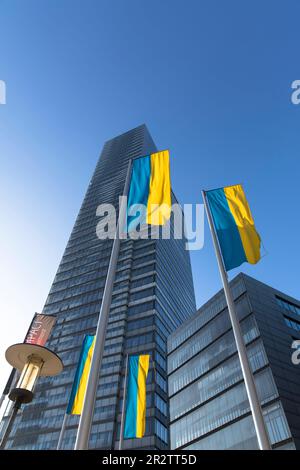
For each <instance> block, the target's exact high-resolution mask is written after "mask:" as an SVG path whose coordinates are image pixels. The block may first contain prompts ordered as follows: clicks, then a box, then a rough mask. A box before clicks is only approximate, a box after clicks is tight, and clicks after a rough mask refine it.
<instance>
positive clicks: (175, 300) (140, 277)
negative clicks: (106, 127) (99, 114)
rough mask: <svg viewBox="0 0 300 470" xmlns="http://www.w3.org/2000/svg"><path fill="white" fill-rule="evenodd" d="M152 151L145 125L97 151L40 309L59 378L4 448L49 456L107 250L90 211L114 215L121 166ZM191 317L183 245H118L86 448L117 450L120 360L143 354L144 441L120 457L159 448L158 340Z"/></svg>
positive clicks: (91, 324) (162, 378)
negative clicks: (48, 322)
mask: <svg viewBox="0 0 300 470" xmlns="http://www.w3.org/2000/svg"><path fill="white" fill-rule="evenodd" d="M155 151H156V146H155V144H154V142H153V140H152V138H151V136H150V134H149V132H148V130H147V128H146V126H145V125H142V126H139V127H137V128H135V129H133V130H131V131H129V132H126V133H125V134H122V135H120V136H118V137H116V138H114V139H112V140H109V141H108V142H106V144H105V145H104V148H103V151H102V154H101V156H100V159H99V162H98V164H97V166H96V169H95V172H94V174H93V176H92V179H91V182H90V184H89V187H88V190H87V193H86V195H85V198H84V201H83V204H82V206H81V209H80V212H79V214H78V217H77V219H76V222H75V225H74V228H73V230H72V233H71V236H70V238H69V241H68V244H67V247H66V249H65V252H64V255H63V257H62V260H61V263H60V265H59V268H58V271H57V273H56V276H55V279H54V281H53V284H52V287H51V290H50V293H49V296H48V298H47V301H46V303H45V306H44V309H43V313H45V314H54V315H56V316H57V322H56V325H55V327H54V329H53V332H52V334H51V337H50V339H49V341H48V343H47V346H48V347H49V348H50V349H52V350H54V351H55V352H56V353H57V354H58V355H59V356H60V357H61V359H62V360H63V363H64V370H63V372H62V373H61V374H60V375H59V376H57V377H53V378H41V379H39V382H38V385H37V387H36V390H35V397H34V400H33V402H32V403H30V404H28V405H26V406H24V409H23V411H22V412H21V413H19V416H18V418H17V420H16V422H15V425H14V427H13V430H12V432H11V435H10V438H9V440H8V443H7V446H6V448H12V449H55V448H56V445H57V442H58V437H59V433H60V429H61V425H62V421H63V416H64V413H65V410H66V405H67V402H68V397H69V393H70V389H71V386H72V382H73V378H74V374H75V369H76V365H77V362H78V358H79V353H80V348H81V345H82V341H83V338H84V336H85V334H94V333H95V329H96V324H97V319H98V315H99V310H100V304H101V298H102V295H103V289H104V283H105V279H106V274H107V269H108V264H109V259H110V253H111V248H112V242H113V241H112V240H109V239H106V240H100V239H98V238H97V236H96V225H97V223H98V222H99V217H97V216H96V209H97V207H98V205H99V204H105V203H106V204H113V205H114V206H115V207H118V203H119V196H120V195H122V193H123V187H124V182H125V177H126V172H127V167H128V162H129V159H130V158H133V157H137V156H143V155H147V154H149V153H151V152H155ZM173 198H174V200H175V196H174V195H173ZM171 225H172V224H171ZM171 233H172V227H171ZM194 311H195V298H194V288H193V280H192V273H191V265H190V258H189V252H188V251H186V250H185V240H177V239H174V238H172V237H171V239H170V240H161V239H157V240H150V239H148V240H135V241H134V240H130V239H128V240H122V242H121V248H120V254H119V258H118V264H117V272H116V278H115V282H114V288H113V297H112V304H111V310H110V314H109V323H108V328H107V334H106V341H105V348H104V358H103V362H102V368H101V373H100V379H99V385H98V391H97V401H96V407H95V414H94V417H93V425H92V430H91V437H90V443H89V448H91V449H114V448H117V447H118V440H119V432H120V419H121V407H122V396H123V385H124V369H125V355H126V354H127V353H128V354H138V353H149V354H151V361H150V370H149V375H148V381H147V418H146V435H145V437H144V438H142V439H131V440H125V441H124V445H123V448H124V449H126V448H147V449H165V448H169V430H168V413H169V411H168V408H169V407H168V395H167V336H168V335H169V334H170V333H171V331H173V330H174V329H175V328H176V327H178V326H179V325H180V324H181V323H182V322H183V321H184V320H185V319H187V318H188V317H189V316H190V315H191V314H192V313H193V312H194ZM78 421H79V417H78V416H70V417H69V419H68V424H67V430H66V433H65V436H64V440H63V445H62V448H64V449H72V448H73V447H74V443H75V436H76V432H77V427H78Z"/></svg>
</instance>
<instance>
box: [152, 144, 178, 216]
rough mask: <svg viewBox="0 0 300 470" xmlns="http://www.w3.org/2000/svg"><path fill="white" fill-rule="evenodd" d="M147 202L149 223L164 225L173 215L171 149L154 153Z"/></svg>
mask: <svg viewBox="0 0 300 470" xmlns="http://www.w3.org/2000/svg"><path fill="white" fill-rule="evenodd" d="M150 165H151V174H150V183H149V196H148V204H147V224H151V225H164V223H165V222H166V221H167V220H169V218H170V215H171V204H172V203H171V180H170V158H169V151H168V150H164V151H162V152H157V153H152V154H151V156H150Z"/></svg>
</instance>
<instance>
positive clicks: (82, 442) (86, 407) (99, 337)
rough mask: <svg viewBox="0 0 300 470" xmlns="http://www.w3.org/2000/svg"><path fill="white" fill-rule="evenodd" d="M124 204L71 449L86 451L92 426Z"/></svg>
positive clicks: (128, 175) (128, 171)
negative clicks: (81, 407) (82, 401)
mask: <svg viewBox="0 0 300 470" xmlns="http://www.w3.org/2000/svg"><path fill="white" fill-rule="evenodd" d="M131 166H132V161H131V160H129V163H128V168H127V175H126V180H125V185H124V193H123V195H124V196H127V194H128V189H129V183H130V175H131ZM126 209H127V208H126V205H125V202H124V199H122V203H121V207H120V209H119V220H118V225H117V230H116V235H115V239H114V243H113V247H112V251H111V256H110V261H109V266H108V272H107V276H106V282H105V287H104V292H103V298H102V303H101V308H100V313H99V318H98V325H97V331H96V337H95V347H94V353H93V357H92V363H91V368H90V373H89V378H88V382H87V387H86V392H85V397H84V403H83V410H82V414H81V416H80V421H79V426H78V432H77V437H76V442H75V447H74V449H75V450H85V449H88V443H89V437H90V431H91V426H92V420H93V414H94V408H95V401H96V394H97V387H98V382H99V374H100V369H101V363H102V357H103V350H104V343H105V336H106V327H107V321H108V316H109V310H110V305H111V297H112V291H113V284H114V279H115V273H116V267H117V262H118V256H119V250H120V242H121V232H122V231H123V227H124V225H125V216H126Z"/></svg>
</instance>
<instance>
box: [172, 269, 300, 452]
mask: <svg viewBox="0 0 300 470" xmlns="http://www.w3.org/2000/svg"><path fill="white" fill-rule="evenodd" d="M230 285H231V289H232V293H233V296H234V301H235V305H236V310H237V314H238V317H239V321H240V324H241V328H242V333H243V336H244V341H245V343H246V347H247V353H248V357H249V361H250V364H251V368H252V371H253V372H254V378H255V383H256V387H257V391H258V395H259V398H260V401H261V405H262V409H263V415H264V419H265V423H266V426H267V430H268V433H269V438H270V440H271V443H272V446H273V448H279V449H295V448H296V449H300V365H296V364H293V362H292V353H293V352H295V350H294V349H292V343H293V341H295V340H300V302H299V301H297V300H295V299H293V298H291V297H289V296H288V295H286V294H284V293H282V292H279V291H278V290H276V289H273V288H272V287H269V286H267V285H265V284H263V283H261V282H259V281H257V280H255V279H253V278H251V277H249V276H246V275H244V274H239V275H238V276H236V277H235V278H234V279H233V280H232V281H231V283H230ZM168 374H169V376H168V385H169V397H170V435H171V448H172V449H187V450H196V449H199V450H203V449H207V450H212V449H257V448H258V443H257V438H256V434H255V430H254V424H253V420H252V416H251V413H250V407H249V402H248V399H247V395H246V389H245V386H244V382H243V377H242V371H241V368H240V363H239V359H238V355H237V350H236V346H235V341H234V337H233V332H232V329H231V325H230V320H229V314H228V310H227V306H226V301H225V296H224V294H223V290H222V291H220V292H219V293H218V294H216V295H215V296H214V297H213V298H212V299H211V300H209V301H208V302H207V303H206V304H205V305H203V307H201V308H200V309H199V310H198V311H197V313H196V314H195V315H193V316H192V317H191V318H190V319H188V320H186V321H185V322H184V323H183V324H182V325H181V326H180V327H179V328H178V329H177V330H176V331H175V332H173V333H172V334H171V335H170V338H169V340H168Z"/></svg>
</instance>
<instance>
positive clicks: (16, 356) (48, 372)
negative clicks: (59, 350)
mask: <svg viewBox="0 0 300 470" xmlns="http://www.w3.org/2000/svg"><path fill="white" fill-rule="evenodd" d="M5 357H6V360H7V362H8V363H9V364H10V365H11V366H13V367H14V368H16V369H18V370H19V371H20V372H21V374H20V378H19V381H18V383H17V384H16V387H15V388H13V389H12V390H11V391H10V393H9V395H8V398H9V399H10V400H11V401H13V402H14V406H13V411H12V414H11V415H10V417H9V420H8V423H7V426H6V429H5V431H4V435H3V438H2V441H1V445H0V449H4V448H5V445H6V442H7V439H8V437H9V434H10V431H11V429H12V426H13V423H14V420H15V418H16V416H17V413H18V410H19V409H20V408H21V406H22V404H23V403H30V402H31V401H32V399H33V396H34V394H33V392H34V387H35V384H36V381H37V379H38V377H49V376H54V375H57V374H59V373H60V372H61V371H62V370H63V363H62V361H61V359H60V358H59V357H58V356H57V354H55V353H54V352H53V351H50V349H48V348H45V347H44V346H38V345H36V344H30V343H19V344H13V345H12V346H10V347H9V348H8V349H7V350H6V353H5Z"/></svg>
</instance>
